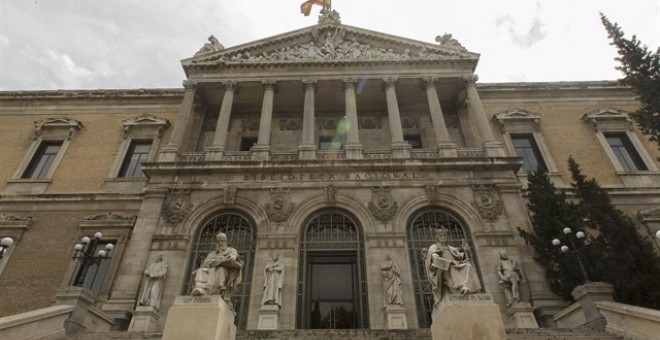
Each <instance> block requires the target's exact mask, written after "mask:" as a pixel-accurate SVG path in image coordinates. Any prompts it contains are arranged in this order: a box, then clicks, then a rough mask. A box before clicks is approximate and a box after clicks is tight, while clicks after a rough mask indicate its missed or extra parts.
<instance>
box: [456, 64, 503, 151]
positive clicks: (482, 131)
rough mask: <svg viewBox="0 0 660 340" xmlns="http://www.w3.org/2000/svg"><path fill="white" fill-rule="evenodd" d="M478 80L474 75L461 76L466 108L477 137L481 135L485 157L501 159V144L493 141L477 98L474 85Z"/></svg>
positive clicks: (484, 113) (482, 108)
mask: <svg viewBox="0 0 660 340" xmlns="http://www.w3.org/2000/svg"><path fill="white" fill-rule="evenodd" d="M478 80H479V77H478V76H477V75H476V74H473V75H467V76H463V84H464V85H465V90H466V92H467V100H468V107H469V109H470V112H471V113H472V114H473V115H474V118H475V121H476V122H477V127H478V129H479V135H481V140H482V142H483V147H484V149H485V151H486V155H487V156H489V157H503V156H504V149H503V147H502V143H500V142H497V141H495V137H493V131H492V130H491V129H490V124H489V123H488V118H487V117H486V111H485V110H484V106H483V104H482V103H481V98H479V92H477V85H476V83H477V81H478Z"/></svg>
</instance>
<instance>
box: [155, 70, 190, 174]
mask: <svg viewBox="0 0 660 340" xmlns="http://www.w3.org/2000/svg"><path fill="white" fill-rule="evenodd" d="M198 85H199V83H198V82H197V81H196V80H184V81H183V87H184V88H185V90H186V92H185V93H184V95H183V102H182V103H181V107H180V108H179V115H178V116H177V118H176V125H175V126H174V130H173V131H172V136H171V137H170V142H169V144H168V145H167V146H165V147H164V148H162V149H161V153H160V156H159V160H160V161H161V162H173V161H176V159H177V152H178V151H179V147H180V146H181V145H182V144H183V138H184V136H185V134H186V131H187V130H188V125H189V124H190V117H191V116H192V111H193V105H194V103H195V94H196V92H197V86H198Z"/></svg>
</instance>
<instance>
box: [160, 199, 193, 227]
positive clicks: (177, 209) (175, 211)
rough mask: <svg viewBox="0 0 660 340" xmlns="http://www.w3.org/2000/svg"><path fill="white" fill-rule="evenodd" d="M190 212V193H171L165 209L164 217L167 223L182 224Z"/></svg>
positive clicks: (166, 200)
mask: <svg viewBox="0 0 660 340" xmlns="http://www.w3.org/2000/svg"><path fill="white" fill-rule="evenodd" d="M190 210H192V204H191V203H190V192H189V191H184V192H174V191H170V192H169V194H168V195H167V199H165V206H164V209H163V216H164V218H165V221H166V222H167V223H169V224H179V223H181V222H182V221H183V220H184V219H185V218H186V216H188V213H190Z"/></svg>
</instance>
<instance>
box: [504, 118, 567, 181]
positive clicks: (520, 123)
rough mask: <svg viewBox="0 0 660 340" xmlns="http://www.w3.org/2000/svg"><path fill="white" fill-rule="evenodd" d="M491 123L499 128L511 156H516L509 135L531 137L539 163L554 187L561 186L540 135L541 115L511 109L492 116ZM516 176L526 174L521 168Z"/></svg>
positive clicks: (553, 163)
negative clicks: (543, 166) (539, 159)
mask: <svg viewBox="0 0 660 340" xmlns="http://www.w3.org/2000/svg"><path fill="white" fill-rule="evenodd" d="M493 121H494V122H495V123H496V124H497V125H498V126H499V128H500V132H501V133H502V139H503V140H504V145H505V147H506V149H507V151H508V154H509V155H511V156H515V157H517V156H518V153H517V152H516V148H515V146H514V144H513V138H511V135H525V134H528V135H531V137H532V138H533V141H534V143H536V147H537V148H538V151H539V154H540V156H541V161H542V162H543V164H545V167H546V170H547V173H548V176H549V177H550V179H551V180H552V181H553V183H555V184H556V185H563V183H562V181H561V174H560V173H559V170H558V169H557V165H556V164H555V161H554V159H553V157H552V153H551V152H550V148H548V145H547V144H546V142H545V138H543V134H542V133H541V132H542V131H541V115H540V114H539V113H536V112H530V111H527V110H522V109H511V110H508V111H504V112H500V113H498V114H496V115H494V116H493ZM517 175H518V177H527V175H528V172H527V171H526V170H525V169H524V168H523V167H522V166H521V167H520V170H518V173H517Z"/></svg>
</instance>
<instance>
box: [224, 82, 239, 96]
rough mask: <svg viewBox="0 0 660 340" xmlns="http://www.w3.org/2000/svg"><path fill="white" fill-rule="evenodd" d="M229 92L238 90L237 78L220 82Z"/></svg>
mask: <svg viewBox="0 0 660 340" xmlns="http://www.w3.org/2000/svg"><path fill="white" fill-rule="evenodd" d="M220 83H221V84H222V86H224V87H225V91H227V92H234V93H236V92H238V82H237V81H236V80H225V81H221V82H220Z"/></svg>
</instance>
